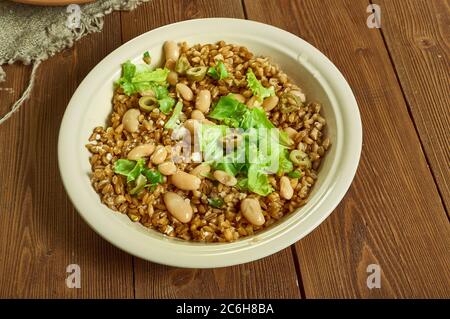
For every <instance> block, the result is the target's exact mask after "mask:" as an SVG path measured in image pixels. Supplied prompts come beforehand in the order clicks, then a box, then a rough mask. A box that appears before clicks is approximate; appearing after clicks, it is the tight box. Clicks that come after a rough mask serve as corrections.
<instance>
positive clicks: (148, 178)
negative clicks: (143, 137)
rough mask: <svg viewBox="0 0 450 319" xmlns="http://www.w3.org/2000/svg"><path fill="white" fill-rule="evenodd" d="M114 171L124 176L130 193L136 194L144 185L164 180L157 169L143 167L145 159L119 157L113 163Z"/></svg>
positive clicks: (147, 185) (152, 184)
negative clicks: (135, 159)
mask: <svg viewBox="0 0 450 319" xmlns="http://www.w3.org/2000/svg"><path fill="white" fill-rule="evenodd" d="M114 173H116V174H120V175H123V176H126V178H127V183H128V184H129V185H131V189H130V194H132V195H134V194H138V193H139V192H140V191H142V190H143V189H144V188H145V187H154V186H156V184H162V183H163V182H164V179H163V176H162V174H161V173H160V172H159V171H154V170H151V169H149V168H147V167H145V160H144V159H138V160H137V161H132V160H128V159H119V160H117V161H116V162H115V163H114Z"/></svg>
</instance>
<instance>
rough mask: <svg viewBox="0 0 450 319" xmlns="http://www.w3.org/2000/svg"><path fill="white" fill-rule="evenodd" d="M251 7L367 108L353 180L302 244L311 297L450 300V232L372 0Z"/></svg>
mask: <svg viewBox="0 0 450 319" xmlns="http://www.w3.org/2000/svg"><path fill="white" fill-rule="evenodd" d="M244 3H245V7H246V11H247V14H248V18H250V19H254V20H258V21H262V22H266V23H269V24H273V25H276V26H278V27H281V28H283V29H286V30H288V31H290V32H292V33H295V34H297V35H299V36H301V37H302V38H304V39H305V40H307V41H308V42H310V43H312V44H313V45H314V46H316V47H317V48H319V49H320V50H321V51H322V52H324V53H325V54H326V55H327V56H328V57H330V59H331V60H332V61H333V62H334V63H335V64H336V65H337V67H338V68H339V69H340V70H341V71H342V72H343V74H344V76H345V77H346V78H347V80H348V81H349V83H350V86H351V87H352V89H353V91H354V93H355V95H356V98H357V100H358V104H359V108H360V111H361V116H362V122H363V130H364V133H363V136H364V145H363V152H362V157H361V162H360V166H359V169H358V172H357V175H356V178H355V180H354V183H353V185H352V187H351V188H350V190H349V192H348V194H347V195H346V198H345V200H344V201H343V202H342V203H341V204H340V205H339V207H338V208H337V209H336V211H335V212H334V213H333V214H332V215H331V216H330V217H329V218H328V219H327V220H326V221H325V222H324V223H323V224H322V225H320V227H318V228H317V229H316V230H315V231H314V232H312V233H311V234H310V235H309V236H307V237H306V238H304V239H303V240H301V241H300V242H298V243H297V245H296V247H297V252H298V256H299V264H300V269H301V275H302V281H303V284H304V288H305V293H306V297H319V298H323V297H351V298H355V297H367V298H372V297H447V298H448V297H449V296H450V286H449V285H448V283H449V282H450V273H449V272H448V261H449V260H450V252H449V250H448V247H449V246H450V226H449V223H448V220H447V217H446V214H445V210H444V207H443V205H442V202H441V199H440V197H439V194H438V191H437V188H436V185H435V183H434V181H433V178H432V176H431V173H430V171H429V169H428V166H427V162H426V159H425V157H424V154H423V152H422V149H421V147H420V142H419V139H418V136H417V134H416V132H415V128H414V126H413V123H412V120H411V118H410V117H409V114H408V110H407V106H406V103H405V100H404V99H403V96H402V92H401V88H400V86H399V83H398V82H397V79H396V76H395V72H394V69H393V66H392V64H391V63H390V60H389V56H388V53H387V50H386V48H385V46H384V43H383V39H382V37H381V34H380V32H379V31H378V30H377V29H369V28H367V26H366V19H367V17H368V14H367V13H366V7H367V5H368V2H367V1H363V0H361V1H353V0H352V1H350V0H345V1H338V2H337V1H320V2H319V1H314V0H305V1H279V2H274V1H268V0H264V1H253V0H246V1H245V2H244ZM287 13H289V18H288V19H286V14H287ZM405 19H410V17H409V16H407V17H405ZM403 23H406V22H398V25H399V26H402V25H403ZM411 23H413V22H411ZM430 93H431V92H430ZM369 264H378V265H380V267H381V270H382V273H381V288H380V289H368V287H367V285H366V280H367V276H368V275H369V274H368V273H367V272H366V269H367V266H368V265H369Z"/></svg>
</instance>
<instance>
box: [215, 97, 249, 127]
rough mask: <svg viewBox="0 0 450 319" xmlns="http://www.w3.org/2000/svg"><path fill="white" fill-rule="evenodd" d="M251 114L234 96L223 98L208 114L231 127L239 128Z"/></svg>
mask: <svg viewBox="0 0 450 319" xmlns="http://www.w3.org/2000/svg"><path fill="white" fill-rule="evenodd" d="M248 112H249V109H248V108H247V106H246V105H245V104H242V103H240V102H239V101H238V100H236V99H235V98H234V97H233V96H232V95H227V96H222V97H221V98H220V99H219V101H218V102H217V104H216V106H215V107H214V109H213V110H212V111H211V112H210V113H209V114H208V117H210V118H212V119H215V120H219V121H223V122H224V124H226V125H228V126H231V127H239V124H240V122H241V120H242V118H243V116H245V114H247V113H248Z"/></svg>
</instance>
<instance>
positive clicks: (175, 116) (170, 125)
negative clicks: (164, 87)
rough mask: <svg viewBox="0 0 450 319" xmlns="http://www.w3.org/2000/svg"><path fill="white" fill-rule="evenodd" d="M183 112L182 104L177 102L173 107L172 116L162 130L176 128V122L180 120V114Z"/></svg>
mask: <svg viewBox="0 0 450 319" xmlns="http://www.w3.org/2000/svg"><path fill="white" fill-rule="evenodd" d="M182 110H183V102H181V101H178V103H177V104H176V105H175V109H174V110H173V113H172V116H171V117H170V119H169V120H168V121H167V122H166V125H164V128H166V129H174V128H176V127H177V125H178V124H177V121H178V120H179V118H180V115H181V112H182Z"/></svg>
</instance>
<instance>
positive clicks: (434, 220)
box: [0, 0, 450, 298]
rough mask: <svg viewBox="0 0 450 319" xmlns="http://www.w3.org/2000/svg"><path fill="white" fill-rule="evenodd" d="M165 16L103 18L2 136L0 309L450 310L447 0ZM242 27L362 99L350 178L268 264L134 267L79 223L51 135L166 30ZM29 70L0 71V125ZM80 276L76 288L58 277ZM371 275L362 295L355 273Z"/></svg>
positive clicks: (247, 4) (236, 1)
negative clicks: (318, 55) (375, 274)
mask: <svg viewBox="0 0 450 319" xmlns="http://www.w3.org/2000/svg"><path fill="white" fill-rule="evenodd" d="M376 3H377V4H378V5H379V6H380V8H381V13H382V14H381V26H382V28H381V29H377V28H372V29H370V28H368V27H367V25H366V20H367V18H368V16H369V14H370V13H367V12H366V8H367V6H368V4H369V0H357V1H356V0H345V1H344V0H343V1H335V0H327V1H316V0H304V1H300V0H299V1H271V0H264V1H256V0H244V1H240V0H215V1H206V0H203V1H188V0H184V1H175V0H173V1H164V0H153V1H151V2H150V3H147V4H144V5H142V6H140V7H139V8H138V9H137V10H134V11H132V12H114V13H113V14H111V15H109V16H108V17H107V18H106V19H105V25H104V29H103V32H101V33H97V34H92V35H89V36H87V37H85V38H83V39H82V40H81V41H79V42H77V43H76V44H75V46H74V47H73V48H71V49H67V50H65V51H64V52H62V53H60V54H57V55H56V56H54V57H53V58H51V59H49V60H47V61H45V62H44V63H43V64H42V65H41V67H40V69H39V71H38V74H37V81H36V86H35V88H34V90H33V94H32V96H31V98H30V99H29V100H28V101H27V102H26V103H25V105H24V106H23V107H22V109H21V110H20V112H18V113H17V114H15V115H14V116H13V117H12V118H11V119H10V120H9V121H7V122H6V123H5V124H4V125H2V126H0V181H1V186H0V213H1V214H0V296H1V297H31V298H36V297H44V298H57V297H58V298H60V297H62V298H72V297H93V298H176V297H184V298H194V297H199V298H219V297H225V298H226V297H232V298H233V297H235V298H236V297H237V298H263V297H264V298H327V297H331V298H334V297H338V298H361V297H362V298H379V297H382V298H385V297H386V298H388V297H394V298H409V297H414V298H419V297H424V298H428V297H441V298H442V297H446V298H449V297H450V271H449V270H450V268H449V267H450V224H449V215H448V208H449V207H450V183H449V181H450V170H449V168H450V134H449V133H450V131H449V127H450V114H449V113H450V112H449V111H450V109H449V102H450V96H449V92H450V90H449V83H450V76H449V66H450V65H449V55H450V47H449V39H450V9H449V7H450V2H449V1H448V0H433V1H428V0H421V1H419V0H414V1H412V0H411V1H403V0H377V1H376ZM204 17H234V18H243V19H244V18H246V19H252V20H257V21H261V22H265V23H269V24H272V25H275V26H277V27H280V28H282V29H285V30H288V31H290V32H292V33H294V34H297V35H298V36H300V37H302V38H303V39H305V40H306V41H308V42H310V43H311V44H313V45H314V46H316V47H317V48H318V49H320V50H321V51H322V52H324V53H325V54H326V55H327V56H328V57H329V58H330V59H331V60H332V61H333V62H334V63H335V64H336V65H337V67H338V68H339V69H340V70H341V71H342V73H343V74H344V76H345V77H346V78H347V80H348V82H349V83H350V86H351V87H352V89H353V91H354V93H355V95H356V98H357V100H358V104H359V108H360V111H361V116H362V123H363V129H364V145H363V152H362V157H361V161H360V165H359V169H358V172H357V174H356V178H355V180H354V182H353V184H352V187H351V188H350V190H349V191H348V193H347V195H346V196H345V198H344V200H343V201H342V203H341V204H340V205H339V206H338V208H337V209H336V210H335V212H333V214H332V215H331V216H330V217H329V218H328V219H327V220H326V221H325V222H324V223H322V224H321V225H320V227H318V228H317V229H316V230H315V231H313V232H312V233H311V234H310V235H308V236H307V237H306V238H304V239H302V240H301V241H299V242H297V243H296V244H295V245H293V246H291V247H289V248H287V249H285V250H283V251H281V252H279V253H277V254H275V255H272V256H270V257H267V258H265V259H262V260H259V261H256V262H253V263H249V264H245V265H241V266H235V267H228V268H222V269H212V270H195V269H177V268H171V267H166V266H161V265H157V264H153V263H150V262H146V261H143V260H140V259H138V258H134V257H132V256H130V255H128V254H126V253H124V252H122V251H121V250H119V249H117V248H115V247H113V246H112V245H110V244H109V243H108V242H106V241H105V240H103V239H102V238H100V237H99V236H98V235H97V234H96V233H94V232H93V231H92V230H91V229H90V228H89V227H88V226H87V225H86V224H85V223H84V222H83V221H82V220H81V218H80V217H79V216H78V214H77V213H76V211H75V210H74V207H73V206H72V204H71V203H70V201H69V199H68V197H67V195H66V193H65V191H64V188H63V186H62V183H61V180H60V176H59V171H58V167H57V156H56V150H57V138H58V130H59V125H60V122H61V118H62V116H63V113H64V110H65V108H66V105H67V103H68V101H69V99H70V97H71V96H72V94H73V92H74V91H75V89H76V88H77V86H78V84H79V83H80V81H81V80H82V79H83V78H84V77H85V76H86V74H87V73H88V72H89V71H90V70H91V69H92V68H93V67H94V66H95V65H96V64H97V63H98V62H99V61H100V60H101V59H102V58H103V57H104V56H106V55H107V54H108V53H109V52H111V51H112V50H114V49H115V48H117V47H118V46H120V45H121V44H122V43H124V42H126V41H128V40H130V39H131V38H133V37H135V36H137V35H139V34H141V33H143V32H146V31H148V30H152V29H154V28H157V27H159V26H162V25H165V24H169V23H172V22H176V21H181V20H186V19H193V18H204ZM29 69H30V68H29V67H24V66H21V65H12V66H8V67H7V68H6V71H7V74H8V79H7V82H6V83H2V85H1V87H2V89H1V90H0V111H1V112H3V113H4V112H6V111H7V109H8V107H9V106H10V105H11V103H12V102H13V101H14V100H15V99H16V98H17V97H18V96H19V95H20V93H21V91H22V89H23V87H24V85H25V83H26V81H27V80H28V76H29ZM69 264H78V265H80V267H81V279H82V286H81V289H69V288H67V287H66V284H65V278H66V276H67V275H68V274H67V273H66V267H67V265H69ZM370 264H377V265H379V266H380V267H381V288H379V289H377V288H373V289H369V288H368V287H367V284H366V280H367V276H368V275H369V274H370V273H368V272H367V267H368V265H370Z"/></svg>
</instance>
